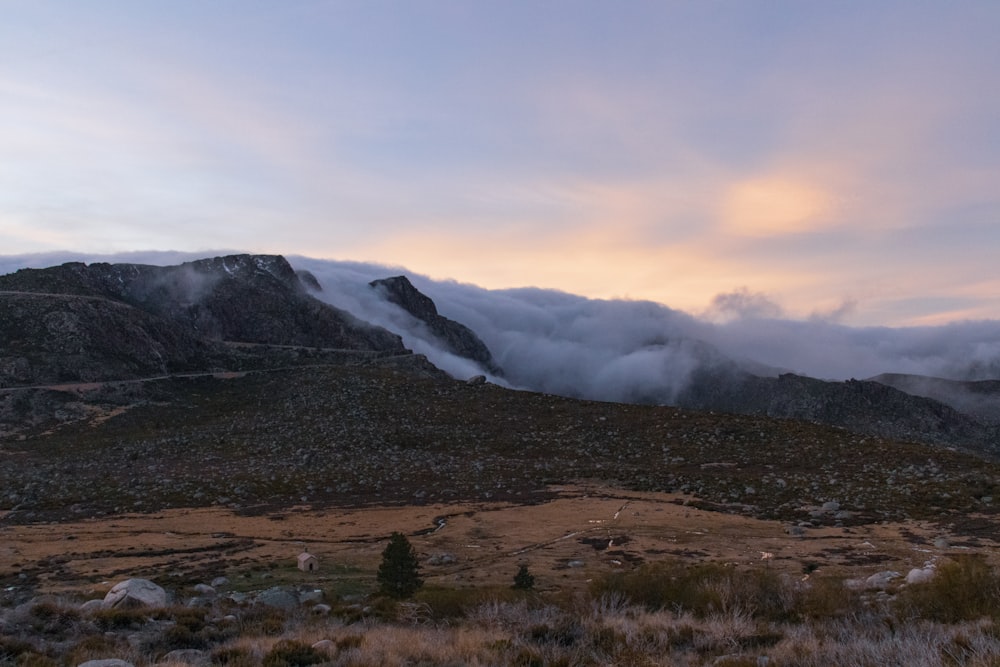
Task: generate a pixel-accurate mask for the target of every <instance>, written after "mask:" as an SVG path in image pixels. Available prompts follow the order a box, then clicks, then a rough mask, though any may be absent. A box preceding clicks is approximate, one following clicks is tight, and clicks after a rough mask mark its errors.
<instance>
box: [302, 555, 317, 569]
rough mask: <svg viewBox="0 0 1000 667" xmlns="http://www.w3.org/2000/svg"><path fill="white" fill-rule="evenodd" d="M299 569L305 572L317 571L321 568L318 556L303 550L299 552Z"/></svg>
mask: <svg viewBox="0 0 1000 667" xmlns="http://www.w3.org/2000/svg"><path fill="white" fill-rule="evenodd" d="M299 569H300V570H302V571H303V572H315V571H316V570H318V569H319V561H318V560H316V556H313V555H312V554H311V553H306V552H305V551H303V552H302V553H300V554H299Z"/></svg>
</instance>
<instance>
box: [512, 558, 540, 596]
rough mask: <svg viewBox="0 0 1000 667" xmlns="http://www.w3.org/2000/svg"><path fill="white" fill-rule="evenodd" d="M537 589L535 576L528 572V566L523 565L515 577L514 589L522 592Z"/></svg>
mask: <svg viewBox="0 0 1000 667" xmlns="http://www.w3.org/2000/svg"><path fill="white" fill-rule="evenodd" d="M534 587H535V576H534V575H533V574H531V573H530V572H528V566H527V565H524V564H522V565H521V566H520V567H518V569H517V574H515V575H514V588H515V589H517V590H522V591H530V590H531V589H532V588H534Z"/></svg>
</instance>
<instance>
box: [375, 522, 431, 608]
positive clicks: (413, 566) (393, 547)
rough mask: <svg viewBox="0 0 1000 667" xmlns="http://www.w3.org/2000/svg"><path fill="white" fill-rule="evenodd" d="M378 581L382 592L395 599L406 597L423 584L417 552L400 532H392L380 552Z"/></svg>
mask: <svg viewBox="0 0 1000 667" xmlns="http://www.w3.org/2000/svg"><path fill="white" fill-rule="evenodd" d="M378 583H379V586H380V587H381V590H382V592H383V593H385V594H386V595H388V596H389V597H393V598H396V599H402V598H408V597H410V596H411V595H413V594H414V593H416V592H417V589H419V588H420V587H421V586H423V585H424V582H423V580H422V579H421V578H420V566H419V564H418V563H417V554H416V552H415V551H414V550H413V546H412V545H411V544H410V541H409V540H408V539H406V536H405V535H403V534H402V533H393V534H392V536H391V537H390V538H389V544H388V546H386V548H385V551H383V552H382V564H381V565H379V568H378Z"/></svg>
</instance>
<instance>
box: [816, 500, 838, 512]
mask: <svg viewBox="0 0 1000 667" xmlns="http://www.w3.org/2000/svg"><path fill="white" fill-rule="evenodd" d="M821 509H822V510H823V511H824V512H836V511H837V510H839V509H840V503H838V502H837V501H836V500H830V501H827V502H825V503H823V506H822V508H821Z"/></svg>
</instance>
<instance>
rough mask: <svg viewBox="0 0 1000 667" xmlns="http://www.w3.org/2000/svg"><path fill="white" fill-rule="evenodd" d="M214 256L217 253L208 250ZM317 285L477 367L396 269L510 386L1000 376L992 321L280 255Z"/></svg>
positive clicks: (442, 359) (646, 387)
mask: <svg viewBox="0 0 1000 667" xmlns="http://www.w3.org/2000/svg"><path fill="white" fill-rule="evenodd" d="M213 254H216V253H213ZM204 256H208V255H206V254H205V253H201V254H199V255H195V254H191V253H155V254H149V253H129V254H127V255H110V256H101V257H95V256H82V255H69V254H67V253H60V254H56V253H50V254H47V255H34V256H20V257H9V256H8V257H0V273H7V272H9V271H13V270H16V269H17V268H21V267H24V266H34V267H40V266H49V265H53V264H58V263H61V262H63V261H87V262H92V261H111V262H140V263H150V264H172V263H178V262H183V261H188V260H191V259H196V258H198V257H204ZM288 259H289V262H290V263H291V264H292V266H293V267H294V268H295V269H298V270H308V271H310V272H311V273H312V274H313V275H314V276H315V277H316V278H317V279H318V281H319V283H320V285H321V286H322V288H323V289H322V291H321V292H319V293H316V294H315V296H317V297H318V298H320V299H322V300H324V301H326V302H328V303H330V304H331V305H334V306H336V307H338V308H341V309H344V310H346V311H348V312H350V313H352V314H354V315H356V316H357V317H360V318H361V319H364V320H367V321H369V322H372V323H373V324H377V325H380V326H383V327H385V328H387V329H389V330H391V331H393V332H394V333H397V334H399V335H401V336H402V337H403V342H404V344H405V345H406V346H407V347H409V348H410V349H412V350H413V351H414V352H417V353H421V354H425V355H427V357H428V358H429V359H430V360H431V361H432V362H433V363H434V364H435V365H437V366H438V367H439V368H442V369H443V370H445V371H446V372H448V373H450V374H451V375H453V376H455V377H458V378H463V379H464V378H467V377H470V376H473V375H477V374H482V373H483V370H482V369H481V368H480V367H478V366H477V365H476V364H475V363H474V362H472V361H469V360H466V359H462V358H459V357H456V356H454V355H452V354H449V353H448V352H445V351H444V350H442V349H441V348H440V347H438V346H437V345H436V344H435V340H434V337H433V336H432V335H430V333H429V332H428V331H427V329H426V328H425V327H424V326H423V324H422V323H421V322H419V321H417V320H416V319H415V318H413V317H412V316H410V315H409V314H407V313H406V312H404V311H403V310H402V309H401V308H399V307H397V306H395V305H393V304H391V303H389V302H387V301H386V300H384V299H383V298H382V297H381V296H380V295H379V293H378V291H376V290H375V289H372V288H371V287H369V286H368V283H369V282H370V281H371V280H374V279H376V278H386V277H389V276H394V275H401V274H404V275H406V276H407V277H408V278H409V279H410V281H411V282H412V283H413V284H414V286H415V287H416V288H417V289H419V290H420V291H422V292H423V293H425V294H426V295H427V296H429V297H431V298H432V299H433V300H434V302H435V304H436V305H437V308H438V311H439V312H440V313H441V314H442V315H444V316H445V317H449V318H451V319H453V320H456V321H458V322H460V323H462V324H464V325H466V326H467V327H469V328H470V329H472V330H473V331H474V332H476V334H478V335H479V337H480V338H482V340H483V342H485V343H486V345H487V346H488V347H489V348H490V350H491V351H492V353H493V355H494V357H495V359H496V361H497V362H498V364H499V365H500V366H501V367H502V368H503V370H504V376H503V377H502V378H498V377H494V378H491V379H492V380H493V381H495V382H498V383H500V384H504V385H507V386H512V387H516V388H525V389H532V390H537V391H544V392H548V393H555V394H562V395H570V396H582V397H587V398H594V399H601V400H616V401H630V400H644V399H646V398H648V397H649V396H657V397H658V398H659V399H661V400H665V401H668V402H669V399H670V397H671V396H674V395H676V394H677V392H679V391H681V390H683V388H684V387H685V386H686V383H687V382H688V380H689V378H690V376H691V373H692V372H693V371H694V370H695V369H696V368H698V367H699V366H701V365H704V364H721V363H727V360H732V361H734V362H736V363H737V364H739V365H740V366H742V367H743V368H744V369H747V370H750V371H751V372H754V373H758V374H771V375H774V374H777V373H779V372H794V373H799V374H803V375H809V376H813V377H817V378H823V379H836V380H844V379H849V378H858V379H862V378H868V377H872V376H875V375H878V374H880V373H910V374H921V375H930V376H935V377H943V378H950V379H959V380H964V379H1000V321H997V320H989V321H977V322H956V323H953V324H948V325H944V326H936V327H909V328H889V327H865V328H856V327H848V326H844V325H840V324H837V323H836V322H834V321H831V320H830V319H824V318H823V317H821V316H817V317H813V318H811V319H808V320H794V319H788V318H783V317H782V316H781V312H780V308H778V307H776V306H775V305H774V304H771V303H770V302H768V301H767V300H766V299H764V298H763V297H760V296H759V295H754V294H753V293H750V292H746V291H745V290H744V291H737V292H734V293H732V294H728V295H720V296H719V297H718V298H717V299H716V301H715V302H714V303H713V304H711V307H710V308H709V309H707V310H706V312H705V313H702V314H699V315H694V314H689V313H684V312H681V311H677V310H673V309H671V308H669V307H667V306H665V305H661V304H656V303H651V302H648V301H623V300H595V299H587V298H584V297H581V296H576V295H573V294H566V293H563V292H558V291H554V290H546V289H539V288H525V289H510V290H487V289H483V288H480V287H476V286H474V285H468V284H463V283H458V282H451V281H436V280H431V279H429V278H427V277H426V276H421V275H418V274H414V273H412V272H409V271H407V270H405V269H404V268H401V267H393V266H380V265H377V264H366V263H357V262H344V261H331V260H317V259H311V258H305V257H295V256H290V257H289V258H288Z"/></svg>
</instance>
